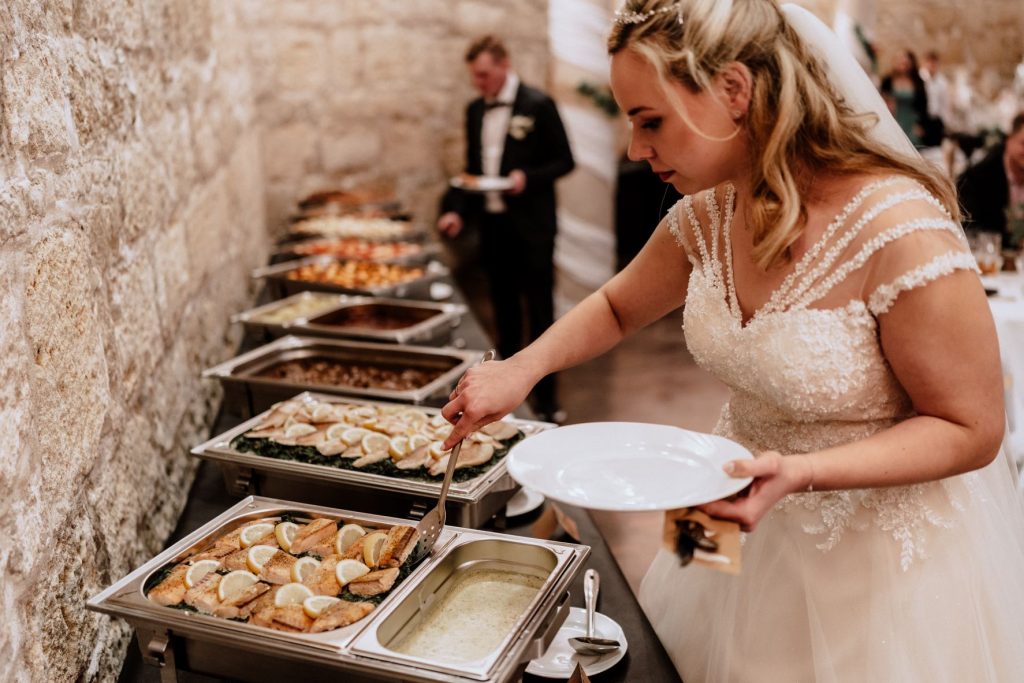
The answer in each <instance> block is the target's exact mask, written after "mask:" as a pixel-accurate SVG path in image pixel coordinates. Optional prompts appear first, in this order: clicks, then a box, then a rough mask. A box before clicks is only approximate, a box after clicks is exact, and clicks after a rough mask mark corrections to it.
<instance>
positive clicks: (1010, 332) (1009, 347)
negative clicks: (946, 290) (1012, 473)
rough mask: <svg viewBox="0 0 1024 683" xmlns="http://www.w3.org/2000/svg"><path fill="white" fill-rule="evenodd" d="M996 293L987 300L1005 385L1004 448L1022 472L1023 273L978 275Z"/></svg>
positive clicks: (1023, 374)
mask: <svg viewBox="0 0 1024 683" xmlns="http://www.w3.org/2000/svg"><path fill="white" fill-rule="evenodd" d="M982 282H983V283H984V285H985V287H986V289H989V290H995V291H996V294H995V295H992V296H990V297H989V299H988V303H989V306H990V308H991V309H992V317H993V318H994V319H995V323H996V334H997V335H998V336H999V355H1000V358H1001V359H1002V363H1003V377H1004V381H1005V386H1006V417H1007V426H1008V430H1007V436H1006V447H1007V448H1008V449H1009V450H1010V455H1011V456H1013V459H1014V461H1015V462H1016V463H1017V467H1018V469H1020V470H1022V471H1024V273H999V274H998V275H990V276H986V277H983V278H982Z"/></svg>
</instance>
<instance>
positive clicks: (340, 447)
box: [316, 439, 348, 455]
mask: <svg viewBox="0 0 1024 683" xmlns="http://www.w3.org/2000/svg"><path fill="white" fill-rule="evenodd" d="M346 448H348V444H346V443H345V442H344V441H342V440H341V439H327V440H326V441H321V442H320V443H318V444H317V445H316V449H317V450H318V451H320V454H321V455H341V453H342V452H343V451H344V450H345V449H346Z"/></svg>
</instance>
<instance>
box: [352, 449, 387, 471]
mask: <svg viewBox="0 0 1024 683" xmlns="http://www.w3.org/2000/svg"><path fill="white" fill-rule="evenodd" d="M390 457H391V454H390V453H388V452H387V451H373V452H372V453H367V454H366V455H364V456H363V457H361V458H359V459H358V460H356V461H355V462H354V463H352V464H353V465H354V466H355V467H366V466H367V465H372V464H373V463H375V462H380V461H381V460H387V459H388V458H390Z"/></svg>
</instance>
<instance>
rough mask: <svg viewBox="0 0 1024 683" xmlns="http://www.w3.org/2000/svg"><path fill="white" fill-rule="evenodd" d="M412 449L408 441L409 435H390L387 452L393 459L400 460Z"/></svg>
mask: <svg viewBox="0 0 1024 683" xmlns="http://www.w3.org/2000/svg"><path fill="white" fill-rule="evenodd" d="M410 451H412V447H411V445H410V443H409V437H407V436H393V437H391V443H390V444H389V445H388V453H390V454H391V457H392V458H393V459H395V460H401V459H402V458H404V457H405V456H407V455H409V453H410Z"/></svg>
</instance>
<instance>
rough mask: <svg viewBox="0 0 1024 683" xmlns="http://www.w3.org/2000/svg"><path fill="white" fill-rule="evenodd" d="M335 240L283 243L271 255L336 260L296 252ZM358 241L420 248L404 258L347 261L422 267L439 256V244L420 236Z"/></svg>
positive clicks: (305, 240)
mask: <svg viewBox="0 0 1024 683" xmlns="http://www.w3.org/2000/svg"><path fill="white" fill-rule="evenodd" d="M336 239H337V238H331V237H312V238H309V239H300V240H293V241H288V242H284V243H282V244H279V245H278V246H277V249H275V250H274V252H273V254H272V255H273V256H278V257H288V256H290V257H291V258H292V259H303V258H313V257H316V256H326V257H327V258H338V257H336V256H333V255H331V254H306V255H303V254H301V253H299V252H298V251H296V249H297V248H298V247H302V246H305V245H310V244H317V243H319V242H333V241H336ZM358 239H362V240H363V241H364V242H378V243H384V242H396V241H398V242H409V243H412V244H418V245H419V247H420V251H418V252H416V253H415V254H407V255H405V256H391V257H388V258H377V259H373V258H371V259H361V258H350V259H349V260H352V261H373V262H377V263H398V264H401V265H424V264H426V263H429V262H430V261H432V260H435V259H437V258H438V256H439V255H440V254H441V245H440V244H438V243H437V242H426V241H424V239H423V237H422V236H420V237H417V236H413V237H412V238H401V239H397V240H370V239H365V238H358Z"/></svg>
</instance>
